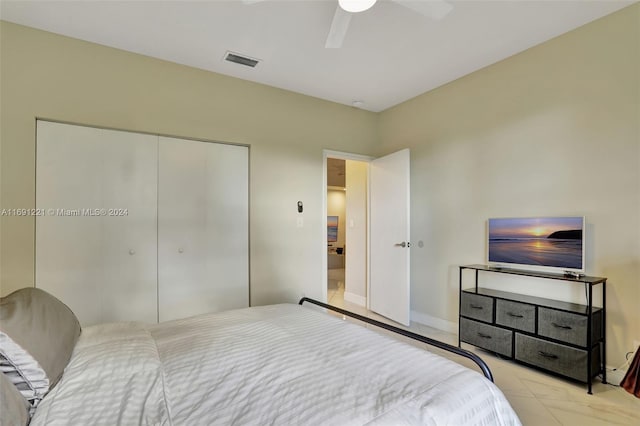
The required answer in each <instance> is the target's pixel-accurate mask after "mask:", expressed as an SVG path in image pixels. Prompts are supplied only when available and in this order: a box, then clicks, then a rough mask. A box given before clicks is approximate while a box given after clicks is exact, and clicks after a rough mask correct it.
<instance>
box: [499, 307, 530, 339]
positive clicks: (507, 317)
mask: <svg viewBox="0 0 640 426" xmlns="http://www.w3.org/2000/svg"><path fill="white" fill-rule="evenodd" d="M496 324H499V325H504V326H506V327H510V328H515V329H517V330H522V331H528V332H529V333H535V331H536V307H535V306H534V305H527V304H526V303H519V302H512V301H510V300H502V299H498V300H496Z"/></svg>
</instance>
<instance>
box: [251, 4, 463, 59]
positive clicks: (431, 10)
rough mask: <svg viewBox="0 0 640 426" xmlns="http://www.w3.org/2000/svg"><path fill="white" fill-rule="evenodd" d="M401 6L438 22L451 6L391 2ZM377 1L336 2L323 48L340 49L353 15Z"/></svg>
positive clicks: (449, 10)
mask: <svg viewBox="0 0 640 426" xmlns="http://www.w3.org/2000/svg"><path fill="white" fill-rule="evenodd" d="M263 1H267V0H242V2H243V3H244V4H253V3H260V2H263ZM391 1H392V2H394V3H397V4H399V5H401V6H404V7H406V8H409V9H411V10H413V11H414V12H418V13H420V14H421V15H424V16H426V17H427V18H430V19H434V20H440V19H442V18H444V17H445V16H447V15H448V14H449V12H451V10H452V9H453V5H452V4H451V3H449V2H447V1H445V0H391ZM376 2H377V0H338V6H337V7H336V13H335V14H334V15H333V21H332V22H331V28H330V29H329V35H328V36H327V41H326V42H325V45H324V47H326V48H330V49H336V48H340V47H342V42H343V41H344V38H345V36H346V35H347V30H348V29H349V23H350V22H351V17H352V16H353V14H354V13H358V12H364V11H365V10H368V9H370V8H371V7H373V5H374V4H376Z"/></svg>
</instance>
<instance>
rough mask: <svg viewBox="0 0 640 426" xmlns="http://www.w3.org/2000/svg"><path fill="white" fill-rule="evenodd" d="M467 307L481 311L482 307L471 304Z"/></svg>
mask: <svg viewBox="0 0 640 426" xmlns="http://www.w3.org/2000/svg"><path fill="white" fill-rule="evenodd" d="M469 306H471V308H472V309H482V306H480V305H474V304H473V303H472V304H470V305H469Z"/></svg>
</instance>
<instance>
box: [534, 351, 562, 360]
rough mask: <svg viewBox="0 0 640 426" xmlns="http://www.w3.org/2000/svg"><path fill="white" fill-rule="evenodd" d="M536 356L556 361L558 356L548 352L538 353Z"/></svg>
mask: <svg viewBox="0 0 640 426" xmlns="http://www.w3.org/2000/svg"><path fill="white" fill-rule="evenodd" d="M538 355H540V356H543V357H545V358H547V359H558V355H554V354H550V353H548V352H543V351H538Z"/></svg>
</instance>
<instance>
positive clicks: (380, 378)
mask: <svg viewBox="0 0 640 426" xmlns="http://www.w3.org/2000/svg"><path fill="white" fill-rule="evenodd" d="M31 424H32V425H34V426H41V425H69V424H72V425H75V424H77V425H88V424H91V425H109V426H112V425H117V424H120V425H136V424H140V425H176V426H177V425H405V424H406V425H416V424H421V425H519V424H520V422H519V420H518V417H517V416H516V415H515V413H514V411H513V409H512V408H511V407H510V405H509V403H508V402H507V401H506V399H505V397H504V395H503V394H502V392H501V391H500V390H499V389H498V388H497V387H496V386H495V385H494V384H493V383H491V382H490V381H489V380H487V379H486V378H485V377H484V376H482V375H481V374H479V373H478V372H475V371H472V370H470V369H468V368H466V367H463V366H461V365H459V364H457V363H455V362H453V361H450V360H448V359H446V358H443V357H441V356H438V355H435V354H432V353H430V352H428V351H426V350H424V349H421V348H418V347H416V346H413V345H409V344H407V343H404V342H401V341H399V340H397V339H394V338H392V337H389V336H387V335H383V334H380V333H379V332H376V331H373V330H370V329H367V328H365V327H363V326H361V325H359V324H355V323H352V322H349V321H343V320H342V319H340V318H338V317H336V316H334V315H330V314H327V313H324V312H321V311H319V310H317V309H314V308H309V307H304V306H299V305H292V304H282V305H271V306H263V307H253V308H247V309H239V310H234V311H228V312H222V313H216V314H207V315H200V316H196V317H191V318H186V319H182V320H175V321H170V322H165V323H161V324H154V325H147V324H142V323H113V324H104V325H98V326H92V327H87V328H85V329H84V330H83V331H82V334H81V336H80V339H79V340H78V343H77V344H76V347H75V349H74V352H73V355H72V357H71V360H70V362H69V364H68V366H67V368H66V370H65V372H64V374H63V376H62V379H61V380H60V382H59V383H58V385H57V386H56V387H55V388H54V389H53V390H52V391H51V392H49V394H47V396H46V397H45V398H44V399H43V400H42V401H41V403H40V405H39V406H38V409H37V411H36V413H35V415H34V417H33V419H32V423H31Z"/></svg>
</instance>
